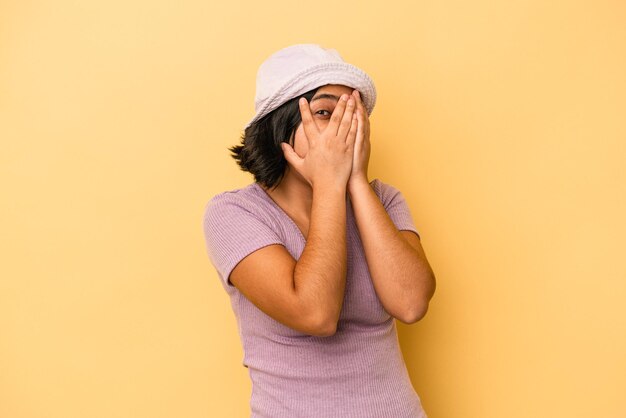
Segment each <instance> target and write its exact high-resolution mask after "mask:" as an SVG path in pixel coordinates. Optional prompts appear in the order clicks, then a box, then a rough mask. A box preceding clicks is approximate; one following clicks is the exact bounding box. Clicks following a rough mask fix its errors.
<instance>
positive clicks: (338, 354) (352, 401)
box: [202, 179, 426, 418]
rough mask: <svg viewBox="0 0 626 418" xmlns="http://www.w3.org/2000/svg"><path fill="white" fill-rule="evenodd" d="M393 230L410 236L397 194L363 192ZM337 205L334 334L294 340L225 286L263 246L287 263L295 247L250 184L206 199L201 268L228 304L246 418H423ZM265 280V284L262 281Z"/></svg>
mask: <svg viewBox="0 0 626 418" xmlns="http://www.w3.org/2000/svg"><path fill="white" fill-rule="evenodd" d="M370 184H371V185H372V186H373V188H374V190H375V192H376V194H377V195H378V197H379V198H380V200H381V202H382V204H383V206H384V207H385V209H386V211H387V213H388V214H389V217H390V218H391V220H392V221H393V223H394V224H395V226H396V227H397V228H398V229H399V230H409V231H413V232H415V233H416V234H417V233H418V231H417V229H416V228H415V226H414V224H413V221H412V218H411V214H410V212H409V207H408V205H407V203H406V201H405V199H404V197H403V196H402V194H401V193H400V191H399V190H397V189H396V188H394V187H393V186H391V185H389V184H386V183H383V182H382V181H380V180H378V179H374V180H373V181H372V182H371V183H370ZM346 202H347V253H348V260H347V261H348V264H347V276H346V288H345V299H344V302H343V307H342V310H341V314H340V317H339V322H338V324H337V332H336V333H335V334H334V335H332V336H328V337H316V336H312V335H308V334H304V333H301V332H299V331H296V330H294V329H292V328H289V327H287V326H285V325H283V324H282V323H280V322H278V321H276V320H274V319H273V318H271V317H270V316H269V315H267V314H265V313H264V312H263V311H261V310H260V309H259V308H257V307H256V306H255V305H254V304H253V303H252V302H250V301H249V300H248V299H247V298H246V297H245V296H244V295H243V294H242V293H241V292H239V290H238V289H237V288H236V287H235V286H233V285H232V284H231V283H230V281H228V278H229V275H230V272H231V271H232V270H233V268H234V267H235V266H236V265H237V263H239V262H240V261H241V260H242V259H243V258H244V257H245V256H247V255H248V254H250V253H252V252H253V251H255V250H258V249H259V248H262V247H265V246H267V245H271V244H280V245H283V246H284V247H285V248H286V249H287V251H289V253H290V254H291V255H292V256H293V258H294V259H295V260H298V259H299V258H300V255H301V253H302V251H303V250H304V246H305V243H306V241H305V239H304V236H303V235H302V233H301V232H300V230H299V229H298V227H297V226H296V224H295V223H294V222H293V220H292V219H291V218H290V217H289V216H288V215H287V214H286V213H285V212H284V211H283V210H282V209H281V208H280V207H279V206H278V205H277V204H276V203H275V202H274V201H273V200H272V199H271V198H270V196H269V195H268V194H267V193H266V192H265V190H263V189H262V188H261V186H260V185H259V184H257V183H252V184H250V185H248V186H245V187H243V188H240V189H235V190H231V191H226V192H223V193H219V194H217V195H216V196H214V197H213V198H212V199H211V200H210V201H209V202H208V203H207V205H206V207H205V210H204V218H203V225H202V226H203V229H204V236H205V240H206V248H207V253H208V255H209V258H210V260H211V262H212V263H213V265H214V266H215V269H216V270H217V273H218V276H219V278H220V279H221V283H222V285H223V287H224V289H225V290H226V292H227V293H228V295H229V296H230V300H231V304H232V308H233V312H234V313H235V317H236V319H237V324H238V328H239V335H240V337H241V342H242V345H243V351H244V357H243V365H244V366H245V367H247V368H248V371H249V374H250V378H251V380H252V396H251V399H250V409H251V411H252V417H264V418H283V417H284V418H298V417H306V418H310V417H315V418H331V417H332V418H357V417H359V418H366V417H367V418H387V417H388V418H425V417H426V414H425V412H424V410H423V409H422V405H421V401H420V398H419V396H418V395H417V393H416V392H415V390H414V389H413V386H412V385H411V381H410V379H409V375H408V372H407V369H406V364H405V363H404V359H403V357H402V352H401V350H400V346H399V344H398V336H397V331H396V323H395V320H394V318H393V317H392V316H390V315H389V314H388V313H387V312H386V311H385V310H384V308H383V306H382V304H381V303H380V300H379V299H378V296H377V294H376V292H375V290H374V287H373V284H372V281H371V277H370V275H369V270H368V267H367V262H366V258H365V253H364V250H363V244H362V243H361V239H360V236H359V231H358V228H357V226H356V223H355V218H354V212H353V211H352V207H351V205H350V199H349V196H348V195H346ZM265 279H266V280H272V277H271V276H268V277H266V278H265Z"/></svg>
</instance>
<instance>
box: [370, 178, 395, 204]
mask: <svg viewBox="0 0 626 418" xmlns="http://www.w3.org/2000/svg"><path fill="white" fill-rule="evenodd" d="M370 185H371V186H372V188H373V189H374V192H375V193H376V195H377V196H378V198H379V199H380V201H381V202H382V204H383V206H385V207H387V206H388V205H389V204H390V203H391V202H393V201H394V200H396V199H398V198H400V199H401V198H402V193H401V192H400V190H398V188H396V187H394V186H393V185H391V184H390V183H386V182H384V181H382V180H381V179H379V178H375V179H374V180H372V181H370Z"/></svg>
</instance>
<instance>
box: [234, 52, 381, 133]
mask: <svg viewBox="0 0 626 418" xmlns="http://www.w3.org/2000/svg"><path fill="white" fill-rule="evenodd" d="M327 84H341V85H344V86H348V87H351V88H353V89H356V90H358V91H359V93H360V95H361V100H363V104H364V106H365V109H366V110H367V114H368V115H371V114H372V112H373V110H374V105H375V104H376V87H375V86H374V82H373V81H372V79H371V78H370V77H369V76H368V75H367V73H366V72H365V71H363V70H361V69H360V68H358V67H356V66H354V65H352V64H349V63H346V62H331V63H324V64H320V65H316V66H313V67H310V68H307V69H306V70H305V71H302V72H300V73H298V74H295V75H294V76H293V77H292V78H291V79H289V80H288V81H286V82H285V83H284V84H283V85H282V86H281V87H280V88H279V89H277V90H276V92H275V93H274V94H273V95H272V96H270V97H269V98H267V100H265V102H264V103H263V104H262V105H261V107H260V108H259V110H258V111H257V112H256V115H254V117H253V118H252V120H250V122H248V124H247V125H246V126H245V129H248V127H249V126H250V125H252V124H253V123H254V122H256V121H257V120H259V119H261V118H262V117H263V116H265V115H267V114H269V113H270V112H271V111H272V110H274V109H276V108H278V107H280V106H281V105H283V104H284V103H286V102H288V101H289V100H291V99H293V98H295V97H298V96H299V95H301V94H304V93H306V92H307V91H310V90H313V89H314V88H317V87H321V86H325V85H327Z"/></svg>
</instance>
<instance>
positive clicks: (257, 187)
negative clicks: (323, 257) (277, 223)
mask: <svg viewBox="0 0 626 418" xmlns="http://www.w3.org/2000/svg"><path fill="white" fill-rule="evenodd" d="M252 187H253V188H255V189H257V190H258V191H259V193H261V195H263V196H264V197H265V199H266V200H267V201H268V202H270V204H271V205H272V206H274V207H275V208H276V209H277V210H278V211H279V212H280V213H281V216H284V217H285V218H286V219H287V220H288V221H289V222H290V223H291V225H293V227H294V228H295V229H296V231H298V235H300V238H302V241H304V242H306V238H305V237H304V234H303V233H302V231H301V230H300V227H298V225H297V224H296V222H295V221H294V220H293V219H291V216H289V215H288V214H287V212H285V211H284V210H283V208H281V207H280V205H279V204H278V203H276V202H275V201H274V199H272V196H270V195H269V194H268V193H267V192H266V191H265V189H263V187H261V185H260V184H259V183H257V182H256V181H255V182H254V183H252Z"/></svg>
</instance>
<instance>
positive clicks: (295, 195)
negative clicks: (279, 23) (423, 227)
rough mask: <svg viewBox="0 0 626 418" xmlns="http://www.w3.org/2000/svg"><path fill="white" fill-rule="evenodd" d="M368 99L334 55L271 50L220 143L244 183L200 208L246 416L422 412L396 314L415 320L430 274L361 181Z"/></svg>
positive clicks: (399, 222) (397, 208) (353, 71)
mask: <svg viewBox="0 0 626 418" xmlns="http://www.w3.org/2000/svg"><path fill="white" fill-rule="evenodd" d="M361 94H362V95H361ZM375 100H376V90H375V88H374V84H373V82H372V80H371V78H370V77H369V76H368V75H367V74H366V73H365V72H363V71H362V70H360V69H359V68H357V67H355V66H353V65H351V64H348V63H346V62H344V61H343V59H342V58H341V57H340V56H339V54H338V53H337V51H335V50H333V49H324V48H322V47H320V46H319V45H315V44H298V45H293V46H290V47H287V48H284V49H282V50H280V51H278V52H276V53H274V54H273V55H271V56H270V57H269V58H268V59H267V60H266V61H265V62H264V63H263V64H262V65H261V67H260V68H259V71H258V73H257V94H256V102H255V105H256V106H255V107H256V115H255V117H254V118H253V119H252V121H251V122H250V123H248V125H247V126H246V128H245V131H244V134H243V136H242V143H241V145H238V146H234V147H232V148H231V151H232V152H233V157H234V158H235V159H236V160H237V162H238V163H239V165H240V166H241V168H242V169H243V170H245V171H248V172H250V173H252V174H253V175H254V177H255V181H254V182H253V183H252V184H250V185H248V186H246V187H243V188H239V189H236V190H231V191H226V192H223V193H220V194H218V195H216V196H214V197H213V198H212V199H211V200H210V201H209V202H208V203H207V205H206V207H205V211H204V218H203V228H204V235H205V239H206V244H207V252H208V255H209V257H210V259H211V261H212V263H213V264H214V266H215V268H216V270H217V272H218V275H219V277H220V279H221V281H222V285H223V286H224V289H225V290H226V292H227V293H228V294H229V296H230V298H231V303H232V307H233V311H234V313H235V316H236V318H237V322H238V326H239V334H240V336H241V340H242V344H243V349H244V359H243V364H244V366H245V367H247V368H248V370H249V373H250V378H251V380H252V397H251V400H250V407H251V411H252V416H253V417H271V418H280V417H289V418H294V417H316V418H317V417H342V418H350V417H372V418H384V417H389V418H409V417H410V418H415V417H426V414H425V412H424V410H423V408H422V405H421V401H420V398H419V396H418V395H417V393H416V392H415V390H414V389H413V387H412V385H411V381H410V379H409V375H408V372H407V369H406V365H405V363H404V360H403V357H402V353H401V350H400V347H399V345H398V338H397V333H396V325H395V319H397V320H400V321H402V322H403V323H406V324H410V323H414V322H416V321H418V320H419V319H421V318H422V317H423V316H424V315H425V314H426V311H427V309H428V305H429V301H430V299H431V298H432V296H433V293H434V291H435V276H434V274H433V271H432V269H431V267H430V265H429V263H428V261H427V259H426V256H425V254H424V250H423V248H422V246H421V243H420V238H419V235H418V231H417V229H416V228H415V225H414V223H413V221H412V218H411V214H410V211H409V208H408V205H407V203H406V201H405V199H404V198H403V196H402V194H401V192H400V191H399V190H397V189H396V188H394V187H393V186H391V185H389V184H386V183H384V182H382V181H381V180H378V179H374V180H372V181H369V179H368V174H367V167H368V161H369V154H370V141H369V131H370V129H369V115H370V114H371V112H372V110H373V107H374V103H375Z"/></svg>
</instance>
